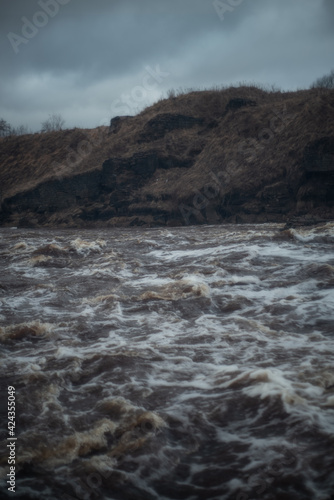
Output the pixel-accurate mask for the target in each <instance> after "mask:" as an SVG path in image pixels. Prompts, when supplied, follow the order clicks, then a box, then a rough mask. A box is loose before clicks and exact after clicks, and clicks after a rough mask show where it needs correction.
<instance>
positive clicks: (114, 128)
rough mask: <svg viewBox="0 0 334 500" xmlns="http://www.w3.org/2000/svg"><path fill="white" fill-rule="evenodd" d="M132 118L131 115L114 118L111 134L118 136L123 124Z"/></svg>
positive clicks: (111, 122)
mask: <svg viewBox="0 0 334 500" xmlns="http://www.w3.org/2000/svg"><path fill="white" fill-rule="evenodd" d="M130 118H131V116H129V115H124V116H115V117H114V118H112V119H111V120H110V126H109V133H110V134H117V132H119V131H120V129H121V126H122V123H123V122H124V121H125V120H128V119H130Z"/></svg>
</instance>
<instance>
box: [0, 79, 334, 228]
mask: <svg viewBox="0 0 334 500" xmlns="http://www.w3.org/2000/svg"><path fill="white" fill-rule="evenodd" d="M240 108H242V112H233V111H237V110H238V109H240ZM333 108H334V91H331V90H326V91H324V90H322V91H321V92H320V91H318V90H316V89H313V90H309V91H301V92H296V93H282V94H279V93H278V94H275V95H274V96H272V95H271V94H270V93H267V94H266V93H265V92H263V91H260V90H259V89H253V88H251V89H247V88H244V89H240V90H238V89H227V90H224V91H205V92H193V93H191V94H189V95H181V96H179V97H177V98H174V99H170V100H166V101H160V102H158V103H157V104H156V105H154V106H152V107H150V108H147V110H144V111H143V112H141V113H140V114H139V115H138V116H134V117H128V116H123V117H115V118H113V119H112V120H111V123H110V128H109V129H108V128H107V127H102V128H99V129H96V130H91V131H89V130H78V129H73V130H65V131H62V132H55V133H50V134H41V135H39V134H34V135H31V136H25V137H17V138H5V139H0V141H1V148H0V165H1V169H0V183H1V186H2V193H1V195H2V207H1V212H0V223H1V224H2V225H11V226H12V225H13V226H24V227H33V226H61V227H87V226H108V227H109V226H133V225H146V226H157V225H167V226H169V225H183V224H189V223H191V224H203V223H210V224H216V223H219V222H233V223H236V222H244V223H253V222H260V223H262V222H267V221H268V222H287V221H289V220H295V219H296V218H299V217H301V218H305V217H307V218H308V220H313V221H316V220H317V219H319V220H328V219H332V218H334V161H333V160H334V115H333V112H332V111H333ZM322 113H323V114H324V116H326V120H322V119H321V114H322Z"/></svg>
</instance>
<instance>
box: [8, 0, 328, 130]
mask: <svg viewBox="0 0 334 500" xmlns="http://www.w3.org/2000/svg"><path fill="white" fill-rule="evenodd" d="M0 6H1V7H0V58H1V59H0V70H1V79H0V118H4V119H5V120H6V121H8V122H9V123H10V124H12V125H14V126H18V125H21V124H24V125H27V126H29V127H30V128H31V129H32V130H34V131H36V130H39V129H40V126H41V122H42V121H44V120H45V119H47V118H48V115H49V114H52V113H60V114H61V115H62V116H63V118H64V119H65V122H66V126H67V127H74V126H78V127H88V128H91V127H96V126H98V125H100V124H105V123H106V122H107V121H109V120H110V118H111V117H112V116H116V115H120V114H135V113H137V112H138V111H139V110H141V109H142V108H143V107H144V106H145V105H148V104H151V103H153V102H155V101H157V99H159V97H161V96H166V93H167V91H168V89H171V88H174V89H178V88H188V87H195V88H204V87H212V86H215V85H218V86H219V85H222V84H232V83H236V82H240V81H247V82H259V83H264V84H276V85H277V86H279V87H281V88H282V89H284V90H288V89H291V90H294V89H296V88H307V87H309V85H310V84H311V83H312V82H313V81H314V80H315V79H316V78H317V77H319V76H322V75H323V74H326V73H328V72H329V71H330V70H331V69H333V68H334V61H333V56H334V0H0Z"/></svg>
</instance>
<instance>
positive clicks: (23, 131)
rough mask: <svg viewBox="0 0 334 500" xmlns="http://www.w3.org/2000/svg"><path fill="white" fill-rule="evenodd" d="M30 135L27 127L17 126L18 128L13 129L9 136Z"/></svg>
mask: <svg viewBox="0 0 334 500" xmlns="http://www.w3.org/2000/svg"><path fill="white" fill-rule="evenodd" d="M26 134H32V132H31V130H30V129H29V128H28V127H27V125H19V126H18V127H13V128H12V131H11V135H26Z"/></svg>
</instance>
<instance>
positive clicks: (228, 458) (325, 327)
mask: <svg viewBox="0 0 334 500" xmlns="http://www.w3.org/2000/svg"><path fill="white" fill-rule="evenodd" d="M333 243H334V224H333V223H327V224H323V225H320V226H314V227H308V228H300V229H289V230H282V226H281V225H276V224H264V225H257V226H256V225H240V226H239V225H238V226H234V225H229V226H200V227H182V228H168V229H166V228H161V229H160V228H158V229H149V230H147V229H140V228H139V229H138V228H131V229H109V230H107V229H103V230H75V231H71V230H68V229H66V230H60V229H59V230H45V229H25V230H24V229H16V228H11V229H9V228H7V229H1V231H0V257H1V259H0V273H1V274H0V306H1V307H0V349H1V366H0V380H1V394H0V396H1V407H0V412H1V421H2V422H3V423H4V425H2V426H1V433H0V445H1V455H0V478H1V486H0V488H1V492H2V493H1V494H2V497H1V498H15V499H21V500H23V499H41V500H55V499H57V500H60V499H67V500H74V499H78V500H90V499H101V500H123V499H126V500H139V499H142V500H144V499H145V500H170V499H182V500H185V499H187V500H202V499H203V500H204V499H210V500H248V499H249V500H251V499H257V498H259V499H260V498H261V499H263V500H269V499H281V500H283V499H286V500H288V499H289V500H290V499H298V500H299V499H305V500H307V499H312V500H330V499H332V498H334V496H333V492H334V451H333V450H334V245H333ZM8 386H13V387H15V392H16V423H15V426H16V427H15V436H16V438H17V441H16V462H15V468H16V488H15V493H12V492H8V489H7V488H8V484H6V481H7V476H6V475H7V474H8V470H9V466H8V463H7V461H8V453H9V452H8V447H7V442H8V429H7V396H8V394H7V393H8V391H7V387H8Z"/></svg>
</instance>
